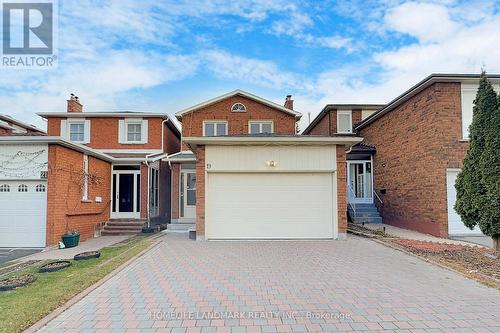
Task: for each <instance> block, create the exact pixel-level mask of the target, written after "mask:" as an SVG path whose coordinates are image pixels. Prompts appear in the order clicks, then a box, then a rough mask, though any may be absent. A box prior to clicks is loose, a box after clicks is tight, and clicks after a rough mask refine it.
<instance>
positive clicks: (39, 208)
mask: <svg viewBox="0 0 500 333" xmlns="http://www.w3.org/2000/svg"><path fill="white" fill-rule="evenodd" d="M46 212H47V182H46V181H3V180H0V247H44V246H45V229H46V223H45V221H46V219H47V217H46Z"/></svg>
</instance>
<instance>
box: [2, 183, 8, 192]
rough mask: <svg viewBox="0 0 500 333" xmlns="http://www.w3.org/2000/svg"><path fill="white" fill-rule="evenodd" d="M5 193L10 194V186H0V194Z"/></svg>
mask: <svg viewBox="0 0 500 333" xmlns="http://www.w3.org/2000/svg"><path fill="white" fill-rule="evenodd" d="M7 192H10V185H9V184H0V193H7Z"/></svg>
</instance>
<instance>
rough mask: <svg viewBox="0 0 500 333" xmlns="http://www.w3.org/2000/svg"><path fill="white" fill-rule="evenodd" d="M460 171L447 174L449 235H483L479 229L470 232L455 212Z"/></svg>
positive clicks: (450, 171) (451, 171) (449, 171)
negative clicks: (456, 187) (456, 184)
mask: <svg viewBox="0 0 500 333" xmlns="http://www.w3.org/2000/svg"><path fill="white" fill-rule="evenodd" d="M458 173H459V170H448V171H447V173H446V184H447V193H448V234H449V235H481V234H482V233H481V230H480V229H479V227H476V228H474V230H470V229H469V228H467V227H466V226H465V225H464V224H463V223H462V220H461V218H460V215H458V213H457V212H456V211H455V208H454V206H455V201H456V200H457V192H456V189H455V181H456V180H457V175H458Z"/></svg>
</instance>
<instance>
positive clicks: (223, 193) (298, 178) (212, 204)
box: [206, 173, 333, 239]
mask: <svg viewBox="0 0 500 333" xmlns="http://www.w3.org/2000/svg"><path fill="white" fill-rule="evenodd" d="M207 199H208V200H207V203H208V205H207V218H206V228H207V237H208V238H212V239H224V238H234V239H237V238H239V239H242V238H248V239H253V238H269V239H272V238H281V239H284V238H332V237H333V223H332V210H333V197H332V175H331V174H328V173H322V174H302V173H296V174H239V173H237V174H209V178H208V193H207Z"/></svg>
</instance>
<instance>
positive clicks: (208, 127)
mask: <svg viewBox="0 0 500 333" xmlns="http://www.w3.org/2000/svg"><path fill="white" fill-rule="evenodd" d="M221 135H227V122H225V121H205V122H203V136H221Z"/></svg>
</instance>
